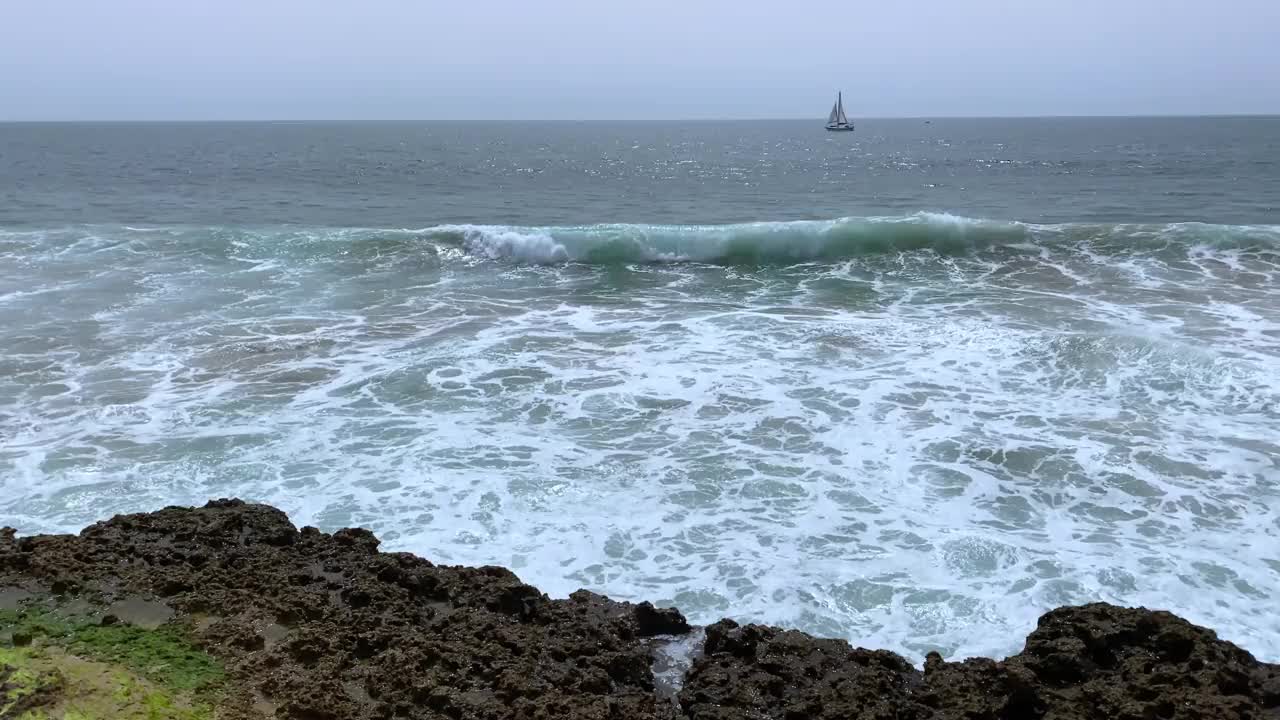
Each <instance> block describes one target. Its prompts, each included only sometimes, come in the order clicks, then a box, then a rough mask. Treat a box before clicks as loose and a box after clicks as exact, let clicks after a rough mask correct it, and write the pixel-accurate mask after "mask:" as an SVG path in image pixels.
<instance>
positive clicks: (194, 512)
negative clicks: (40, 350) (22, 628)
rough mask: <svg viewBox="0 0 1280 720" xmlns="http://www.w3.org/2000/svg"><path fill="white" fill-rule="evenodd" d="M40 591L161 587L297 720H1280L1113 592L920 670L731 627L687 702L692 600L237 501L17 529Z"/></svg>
mask: <svg viewBox="0 0 1280 720" xmlns="http://www.w3.org/2000/svg"><path fill="white" fill-rule="evenodd" d="M33 587H40V588H49V589H51V590H52V591H53V592H55V593H72V592H79V593H81V597H84V598H96V599H97V600H98V601H99V602H101V603H102V604H103V606H104V607H106V606H109V605H111V603H112V602H114V601H116V600H120V599H122V598H129V597H137V596H146V595H148V593H155V594H159V595H160V596H162V597H164V604H165V606H166V607H168V608H172V609H173V610H174V611H176V612H177V616H176V617H175V618H174V620H175V621H176V622H180V623H181V622H190V621H192V620H194V619H195V617H196V616H197V615H198V616H199V617H200V618H204V619H205V621H204V622H200V623H198V624H194V626H195V627H197V628H198V629H197V630H196V631H195V632H196V633H197V639H198V640H199V641H200V642H201V643H202V644H203V645H204V646H205V647H207V648H208V650H209V651H210V652H212V653H214V654H215V655H217V656H219V657H220V658H221V659H222V660H223V662H224V663H225V664H226V666H227V669H228V673H229V675H230V677H231V679H232V683H231V685H232V687H234V688H236V692H240V693H242V694H243V695H244V697H243V698H241V700H243V702H242V703H241V705H242V706H244V707H248V706H250V705H252V699H253V698H255V697H258V696H261V697H262V698H265V699H266V700H267V701H269V703H271V704H273V705H274V706H275V707H276V708H277V712H276V717H279V718H309V719H315V718H341V719H343V720H347V719H352V720H362V719H366V718H368V719H372V718H391V717H397V718H465V719H467V720H498V719H499V718H520V719H528V720H535V719H547V720H550V719H552V718H584V719H587V720H596V719H598V720H605V719H608V720H631V719H633V718H634V719H640V718H643V719H644V720H655V719H657V720H675V719H676V718H689V719H691V720H693V719H696V720H728V719H730V718H734V719H737V718H748V719H754V718H762V719H763V718H770V719H777V720H798V719H799V718H806V719H807V718H813V719H815V720H823V719H824V718H831V719H833V720H834V719H836V718H839V719H840V720H891V719H892V720H961V719H963V720H1021V719H1023V718H1027V719H1030V720H1035V719H1037V718H1045V719H1046V720H1049V719H1053V720H1084V719H1086V718H1088V719H1093V718H1097V719H1099V720H1102V719H1106V720H1163V719H1166V718H1169V719H1173V720H1201V719H1203V720H1208V719H1210V718H1212V719H1214V720H1218V719H1221V720H1245V719H1246V718H1249V719H1251V720H1280V668H1277V666H1275V665H1268V664H1265V663H1260V662H1258V661H1257V660H1256V659H1254V658H1253V656H1251V655H1250V654H1249V653H1247V652H1245V651H1244V650H1241V649H1240V648H1238V647H1236V646H1235V645H1232V644H1231V643H1228V642H1224V641H1222V640H1220V639H1218V637H1217V636H1216V635H1215V634H1214V633H1213V632H1212V631H1210V630H1206V629H1204V628H1200V627H1197V626H1195V625H1192V624H1190V623H1188V622H1186V621H1185V620H1182V619H1180V618H1178V617H1175V616H1173V615H1171V614H1169V613H1165V612H1153V611H1149V610H1143V609H1126V608H1119V607H1114V606H1111V605H1103V604H1096V605H1086V606H1083V607H1074V608H1060V609H1058V610H1054V611H1052V612H1050V613H1048V614H1046V615H1045V616H1044V617H1043V618H1041V620H1040V623H1039V626H1038V627H1037V628H1036V630H1035V631H1034V632H1033V633H1031V635H1030V636H1028V638H1027V640H1026V646H1025V648H1024V649H1023V651H1022V652H1021V653H1019V654H1017V655H1014V656H1012V657H1010V658H1007V659H1005V660H1004V661H1000V662H997V661H994V660H988V659H983V658H976V659H970V660H965V661H963V662H946V661H945V660H943V658H942V657H941V656H940V655H938V654H937V653H930V654H929V655H928V657H926V658H925V661H924V671H923V672H921V671H918V670H916V669H915V668H914V667H912V666H911V665H910V664H909V663H908V662H907V661H906V660H905V659H903V658H901V657H899V656H897V655H894V654H893V653H889V652H885V651H882V650H863V649H857V648H853V647H851V646H850V645H849V644H848V643H846V642H844V641H841V640H822V639H817V638H813V637H810V636H809V635H806V634H804V633H800V632H796V631H789V630H782V629H778V628H773V627H767V626H763V625H739V624H738V623H735V622H733V621H730V620H723V621H721V622H718V623H715V624H714V625H711V626H709V627H707V628H706V642H705V648H704V653H703V654H702V655H701V656H699V657H697V658H696V659H694V660H693V662H692V666H691V668H690V670H689V672H688V674H687V676H686V677H685V681H684V683H683V687H682V689H681V690H680V692H679V693H678V696H677V700H678V703H672V702H669V701H668V700H666V699H663V698H662V697H660V696H659V690H658V689H657V688H656V687H655V681H654V676H653V668H652V665H653V660H652V658H651V657H650V652H651V647H652V646H653V641H652V640H650V639H649V638H652V637H654V636H663V635H680V634H684V633H688V632H689V631H690V627H689V624H688V622H687V621H686V620H685V618H684V617H683V616H682V615H681V614H680V613H679V611H677V610H675V609H659V608H656V607H654V606H653V605H652V604H650V603H641V604H639V605H632V604H628V603H621V602H615V601H612V600H610V599H609V598H606V597H604V596H601V595H597V594H595V593H591V592H587V591H579V592H576V593H574V594H573V595H572V596H570V597H569V598H568V599H564V600H553V599H550V598H548V597H547V596H546V595H544V594H542V593H541V592H540V591H539V590H538V589H537V588H534V587H532V586H529V585H526V584H524V583H523V582H521V581H520V579H519V578H518V577H516V575H515V574H513V573H511V572H510V571H509V570H506V569H503V568H499V567H482V568H460V567H444V566H437V565H433V564H431V563H430V562H427V561H426V560H423V559H421V558H417V557H414V556H412V555H408V554H404V553H383V552H380V551H379V550H378V541H377V538H375V537H374V536H373V535H372V534H371V533H369V532H368V531H365V530H360V529H345V530H340V531H338V532H336V533H334V534H332V535H330V534H326V533H323V532H320V531H319V530H316V529H314V528H304V529H303V530H302V531H299V530H297V529H295V528H294V527H293V525H292V524H291V523H290V522H289V520H288V518H287V517H286V516H285V515H284V513H281V512H280V511H278V510H276V509H274V508H269V507H265V506H261V505H250V504H246V503H244V502H241V501H239V500H216V501H213V502H210V503H209V504H208V505H206V506H205V507H204V508H201V509H184V508H165V509H164V510H160V511H158V512H155V513H147V514H138V515H121V516H118V517H115V518H112V519H111V520H108V521H105V522H100V523H97V524H95V525H93V526H91V527H89V528H86V529H85V530H84V531H83V532H82V533H80V535H78V536H41V537H26V538H16V537H15V536H14V534H13V533H11V532H0V591H3V590H18V589H22V588H33ZM24 592H25V591H24ZM41 592H42V593H43V592H44V591H41ZM45 595H46V596H47V593H45ZM111 618H112V615H107V616H104V617H103V619H102V622H103V623H110V622H111V621H112V620H111ZM10 641H11V642H13V643H15V644H21V643H24V642H30V638H29V637H24V636H23V634H22V633H21V632H15V633H13V634H12V635H11V637H10ZM664 692H668V693H669V692H670V691H669V690H665V691H664ZM232 717H238V716H232Z"/></svg>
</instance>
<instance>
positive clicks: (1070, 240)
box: [420, 213, 1280, 264]
mask: <svg viewBox="0 0 1280 720" xmlns="http://www.w3.org/2000/svg"><path fill="white" fill-rule="evenodd" d="M420 232H421V233H422V237H423V238H424V239H426V240H428V241H430V242H432V243H436V244H440V245H445V246H451V247H456V248H460V249H462V250H464V251H466V252H467V253H469V254H471V255H473V256H479V257H484V258H488V259H495V260H496V259H509V260H514V261H516V262H525V263H561V262H584V263H592V264H606V263H617V262H713V263H719V262H722V263H774V262H804V261H821V260H839V259H847V258H850V257H858V256H865V255H878V254H884V253H893V252H904V251H916V250H931V251H934V252H937V253H939V254H944V255H961V254H966V253H969V252H973V251H977V250H983V249H988V248H993V247H999V248H1009V249H1024V250H1034V249H1036V248H1040V247H1046V246H1063V245H1077V246H1080V245H1091V246H1098V247H1100V248H1105V249H1108V250H1114V251H1124V250H1133V249H1159V248H1161V247H1167V246H1169V245H1178V246H1183V247H1189V246H1192V245H1197V244H1204V245H1211V246H1215V247H1241V248H1243V247H1251V246H1252V247H1267V248H1277V247H1280V226H1265V225H1263V226H1243V225H1207V224H1202V223H1177V224H1171V225H1088V224H1061V225H1035V224H1029V223H1022V222H1015V221H1004V220H985V219H975V218H967V217H961V216H956V215H949V214H943V213H916V214H914V215H907V216H903V217H866V218H859V217H847V218H839V219H835V220H800V221H791V222H752V223H740V224H735V225H643V224H602V225H581V226H564V227H517V226H503V225H440V226H436V227H430V228H426V229H424V230H422V231H420Z"/></svg>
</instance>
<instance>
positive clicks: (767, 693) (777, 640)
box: [679, 620, 929, 720]
mask: <svg viewBox="0 0 1280 720" xmlns="http://www.w3.org/2000/svg"><path fill="white" fill-rule="evenodd" d="M918 684H919V672H918V671H916V670H915V669H914V668H912V667H911V664H910V663H908V662H907V661H906V660H904V659H903V658H901V657H899V656H897V655H895V654H893V653H890V652H886V651H884V650H862V649H854V648H852V647H850V646H849V644H848V643H846V642H844V641H843V640H818V639H815V638H813V637H810V636H808V635H805V634H804V633H801V632H796V631H794V630H780V629H778V628H773V627H765V626H762V625H746V626H739V625H738V624H737V623H734V622H732V621H729V620H722V621H720V622H718V623H716V624H714V625H711V626H710V627H708V628H707V642H706V647H705V655H704V656H703V657H702V658H701V659H699V660H697V661H696V662H695V663H694V664H693V668H692V669H691V670H690V672H689V675H688V676H687V677H686V679H685V685H684V688H683V689H682V690H681V691H680V695H679V699H680V705H681V707H682V708H683V710H684V712H685V715H686V716H687V717H689V718H693V719H694V720H712V719H716V720H719V719H721V718H723V719H726V720H727V719H728V718H785V719H787V720H790V719H792V718H813V719H815V720H821V719H822V718H830V719H831V720H836V719H841V720H855V719H866V720H871V719H875V720H882V719H883V720H890V719H895V720H907V719H909V718H925V717H929V711H928V709H927V708H925V707H924V706H922V705H920V704H919V703H918V702H917V701H916V699H915V698H914V695H913V692H912V690H913V688H914V687H915V686H916V685H918Z"/></svg>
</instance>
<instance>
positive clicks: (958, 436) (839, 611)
mask: <svg viewBox="0 0 1280 720" xmlns="http://www.w3.org/2000/svg"><path fill="white" fill-rule="evenodd" d="M0 258H2V260H3V263H2V265H0V268H2V269H0V342H2V343H3V347H4V348H5V352H4V354H3V356H2V357H0V435H2V436H3V437H4V438H5V440H4V441H3V444H2V445H0V523H3V524H9V525H14V526H16V527H18V528H19V529H20V530H21V531H22V532H24V533H34V532H53V531H72V530H78V529H79V528H81V527H82V526H84V525H85V524H88V523H90V522H93V521H95V520H98V519H101V518H103V517H106V516H108V515H110V514H112V513H115V512H125V511H137V510H149V509H155V508H158V507H161V506H163V505H167V504H175V503H176V504H193V503H203V502H204V501H205V500H206V499H208V498H211V497H224V496H239V497H243V498H246V499H250V500H256V501H262V502H268V503H271V504H274V505H277V506H278V507H281V508H282V509H284V510H286V511H287V512H288V513H289V514H290V516H291V517H292V519H293V520H294V522H295V523H297V524H299V525H304V524H314V525H318V526H321V527H323V528H326V529H336V528H338V527H342V526H347V525H361V526H365V527H369V528H371V529H373V530H374V531H375V532H376V533H377V534H378V535H379V537H381V538H382V539H383V542H384V545H383V547H384V548H389V549H395V550H408V551H413V552H416V553H419V554H422V555H424V556H426V557H428V558H430V559H432V560H433V561H439V562H446V563H462V564H483V563H496V564H502V565H506V566H509V567H511V568H513V569H514V570H515V571H516V572H517V573H519V574H520V575H521V577H522V578H523V579H524V580H526V581H528V582H531V583H533V584H536V585H538V586H539V587H541V588H542V589H543V590H545V591H547V592H549V593H551V594H553V595H558V596H564V595H567V594H568V593H570V592H572V591H573V590H575V589H577V588H579V587H586V588H589V589H592V590H595V591H599V592H603V593H606V594H608V595H610V596H613V597H617V598H620V599H637V600H638V599H649V600H654V601H657V602H661V603H670V604H675V605H677V606H679V607H680V608H681V609H682V610H684V611H685V612H686V614H688V615H689V616H690V617H691V619H692V620H694V621H697V622H703V623H705V622H711V621H714V620H716V619H718V618H720V617H723V616H731V617H734V618H737V619H740V620H762V621H767V622H770V623H773V624H782V625H790V626H796V627H800V628H802V629H804V630H807V631H810V632H814V633H818V634H821V635H828V636H838V637H845V638H848V639H850V640H851V641H853V642H855V643H856V644H860V645H866V646H872V647H886V648H890V649H895V650H898V651H900V652H903V653H904V654H906V655H907V656H908V657H910V658H912V659H913V660H919V658H920V657H922V655H923V654H924V653H925V652H927V651H928V650H932V649H938V650H940V651H942V652H943V654H944V655H947V656H951V657H960V656H966V655H974V654H986V655H997V656H999V655H1005V654H1008V653H1011V652H1016V651H1017V650H1018V649H1019V648H1020V646H1021V638H1022V637H1023V635H1024V634H1025V633H1026V632H1028V631H1029V630H1030V629H1031V628H1032V627H1033V625H1034V621H1035V619H1036V617H1037V616H1038V615H1039V614H1040V613H1042V612H1043V611H1045V610H1047V609H1049V608H1051V607H1054V606H1057V605H1061V604H1068V603H1080V602H1087V601H1092V600H1107V601H1111V602H1117V603H1121V604H1130V605H1133V604H1145V605H1148V606H1151V607H1160V608H1167V609H1171V610H1174V611H1176V612H1178V613H1180V614H1183V615H1185V616H1186V617H1188V618H1190V619H1192V620H1193V621H1195V622H1198V623H1202V624H1206V625H1209V626H1211V627H1213V628H1215V629H1217V630H1218V631H1219V632H1220V634H1221V635H1222V636H1224V637H1226V638H1227V639H1230V640H1233V641H1235V642H1238V643H1240V644H1242V645H1243V646H1245V647H1246V648H1248V649H1249V650H1251V651H1252V652H1254V653H1255V654H1257V655H1258V656H1259V657H1261V658H1263V659H1266V660H1271V661H1276V660H1280V619H1278V618H1277V616H1276V615H1275V613H1273V612H1272V611H1271V606H1272V604H1273V603H1272V602H1271V601H1272V600H1273V599H1274V596H1275V589H1276V587H1277V579H1278V578H1280V516H1278V514H1277V508H1280V504H1278V503H1280V289H1278V288H1280V230H1278V229H1277V228H1276V227H1274V226H1258V225H1255V226H1224V225H1203V224H1174V225H1163V224H1148V225H1106V224H1087V225H1086V224H1058V225H1030V224H1023V223H1013V222H1002V221H992V220H976V219H966V218H961V217H955V216H947V215H928V214H916V215H907V216H901V217H881V218H845V219H841V220H830V221H814V222H799V223H795V222H792V223H770V222H759V223H747V224H738V225H732V226H664V225H599V226H578V227H568V226H565V227H505V226H480V225H454V226H438V227H428V228H421V229H390V230H376V229H325V228H298V227H288V228H286V227H278V226H271V227H256V228H255V227H205V226H200V227H194V226H192V227H180V226H147V225H131V226H129V227H124V226H120V225H95V226H83V227H72V228H64V229H53V228H50V229H28V230H22V231H18V230H12V231H4V232H0Z"/></svg>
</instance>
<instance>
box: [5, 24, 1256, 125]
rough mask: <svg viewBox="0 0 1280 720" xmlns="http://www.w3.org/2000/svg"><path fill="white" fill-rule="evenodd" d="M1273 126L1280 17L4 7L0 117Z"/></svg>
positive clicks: (11, 118)
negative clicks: (1061, 120) (1196, 117)
mask: <svg viewBox="0 0 1280 720" xmlns="http://www.w3.org/2000/svg"><path fill="white" fill-rule="evenodd" d="M837 89H843V90H844V93H845V98H846V105H847V106H848V109H849V114H850V115H851V116H879V117H884V116H922V115H923V116H929V115H1093V114H1168V113H1178V114H1181V113H1188V114H1217V113H1280V0H1214V1H1213V2H1210V1H1208V0H876V1H874V2H868V1H863V0H735V1H733V2H729V1H728V0H637V1H633V2H616V1H610V0H578V1H574V2H570V1H569V0H360V1H359V2H356V1H355V0H305V1H304V0H0V119H8V120H31V119H36V120H38V119H72V120H76V119H311V118H325V119H342V118H350V119H378V118H383V119H401V118H403V119H430V118H447V119H471V118H489V117H492V118H513V119H525V118H528V119H536V118H547V119H558V118H579V119H588V118H714V117H788V118H790V117H814V118H823V117H825V115H826V111H827V110H828V109H829V108H830V106H831V102H832V99H833V98H834V95H835V92H836V90H837Z"/></svg>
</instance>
